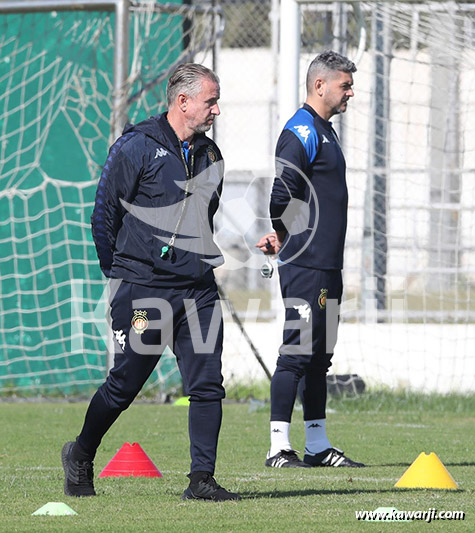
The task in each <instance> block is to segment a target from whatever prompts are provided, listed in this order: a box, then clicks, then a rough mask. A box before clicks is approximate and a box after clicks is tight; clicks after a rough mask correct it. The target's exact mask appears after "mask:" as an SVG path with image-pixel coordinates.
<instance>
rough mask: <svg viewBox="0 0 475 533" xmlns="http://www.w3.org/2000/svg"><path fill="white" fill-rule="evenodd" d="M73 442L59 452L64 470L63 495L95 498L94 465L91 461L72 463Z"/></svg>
mask: <svg viewBox="0 0 475 533" xmlns="http://www.w3.org/2000/svg"><path fill="white" fill-rule="evenodd" d="M74 444H75V443H74V442H67V443H66V444H65V445H64V446H63V449H62V451H61V459H62V461H63V469H64V494H66V496H95V495H96V491H95V490H94V483H93V481H94V465H93V462H92V461H73V460H72V459H71V450H72V449H73V446H74Z"/></svg>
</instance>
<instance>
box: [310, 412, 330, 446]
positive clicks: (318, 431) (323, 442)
mask: <svg viewBox="0 0 475 533" xmlns="http://www.w3.org/2000/svg"><path fill="white" fill-rule="evenodd" d="M331 447H332V445H331V444H330V441H329V440H328V437H327V431H326V429H325V419H324V418H322V419H320V420H305V453H306V454H308V455H315V454H317V453H320V452H323V451H324V450H328V448H331Z"/></svg>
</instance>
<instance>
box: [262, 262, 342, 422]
mask: <svg viewBox="0 0 475 533" xmlns="http://www.w3.org/2000/svg"><path fill="white" fill-rule="evenodd" d="M279 278H280V286H281V291H282V297H283V298H284V304H285V325H284V335H283V344H282V346H281V347H280V349H279V357H278V359H277V367H276V370H275V372H274V375H273V377H272V381H271V421H281V422H290V421H291V418H292V411H293V408H294V403H295V399H296V396H297V394H299V396H300V399H301V400H302V406H303V416H304V420H319V419H323V418H325V417H326V416H325V409H326V401H327V384H326V375H327V372H328V369H329V368H330V366H331V359H332V356H333V348H334V344H335V342H336V331H337V327H338V306H339V305H340V303H341V296H342V292H343V283H342V274H341V270H314V269H312V268H303V267H299V266H295V265H290V264H280V265H279ZM327 333H329V334H327Z"/></svg>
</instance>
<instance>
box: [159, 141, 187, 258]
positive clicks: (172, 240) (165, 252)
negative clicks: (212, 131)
mask: <svg viewBox="0 0 475 533" xmlns="http://www.w3.org/2000/svg"><path fill="white" fill-rule="evenodd" d="M190 151H191V164H190V166H188V158H189V155H190ZM180 153H181V158H182V161H183V164H184V166H185V171H186V183H185V198H184V199H183V203H182V204H181V213H180V217H179V218H178V222H177V223H176V226H175V231H174V232H173V235H172V236H171V237H170V240H169V241H168V244H166V245H165V246H162V253H161V254H160V258H161V259H168V257H169V255H170V250H171V249H172V248H173V245H174V244H175V239H176V236H177V234H178V230H179V229H180V226H181V223H182V221H183V216H184V214H185V207H186V204H187V201H188V190H189V186H190V180H191V179H192V178H193V168H194V164H195V154H194V153H193V146H192V145H191V146H190V144H189V143H188V142H186V141H184V142H183V143H182V150H181V151H180Z"/></svg>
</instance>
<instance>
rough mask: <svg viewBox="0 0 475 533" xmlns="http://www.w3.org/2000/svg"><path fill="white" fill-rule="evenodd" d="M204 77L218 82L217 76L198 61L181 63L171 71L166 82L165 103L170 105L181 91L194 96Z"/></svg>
mask: <svg viewBox="0 0 475 533" xmlns="http://www.w3.org/2000/svg"><path fill="white" fill-rule="evenodd" d="M204 78H208V79H209V80H211V81H214V82H215V83H217V84H219V78H218V76H217V75H216V74H215V73H214V72H213V71H212V70H211V69H209V68H207V67H205V66H203V65H200V64H198V63H183V64H182V65H179V66H178V67H177V68H176V69H175V70H174V71H173V73H172V75H171V76H170V78H169V80H168V84H167V103H168V107H171V106H172V105H173V103H174V102H175V99H176V97H177V96H178V95H179V94H180V93H181V92H182V93H185V94H187V95H188V96H191V97H194V96H196V95H197V94H198V93H199V92H200V91H201V82H202V81H203V79H204Z"/></svg>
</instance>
